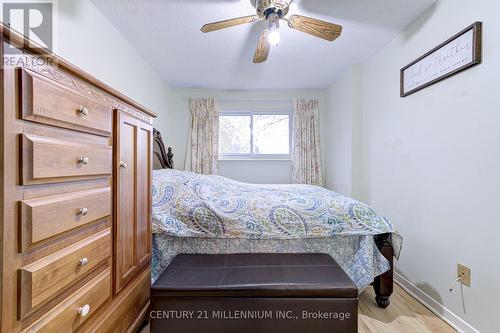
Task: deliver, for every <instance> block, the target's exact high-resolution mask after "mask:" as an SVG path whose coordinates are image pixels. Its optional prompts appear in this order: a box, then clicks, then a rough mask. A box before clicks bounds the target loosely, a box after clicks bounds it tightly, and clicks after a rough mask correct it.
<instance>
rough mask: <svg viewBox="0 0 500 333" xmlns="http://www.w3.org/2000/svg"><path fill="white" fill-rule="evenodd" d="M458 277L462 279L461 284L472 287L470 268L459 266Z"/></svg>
mask: <svg viewBox="0 0 500 333" xmlns="http://www.w3.org/2000/svg"><path fill="white" fill-rule="evenodd" d="M457 277H462V279H461V280H460V282H461V283H462V284H463V285H465V286H467V287H470V268H469V267H466V266H464V265H460V264H457Z"/></svg>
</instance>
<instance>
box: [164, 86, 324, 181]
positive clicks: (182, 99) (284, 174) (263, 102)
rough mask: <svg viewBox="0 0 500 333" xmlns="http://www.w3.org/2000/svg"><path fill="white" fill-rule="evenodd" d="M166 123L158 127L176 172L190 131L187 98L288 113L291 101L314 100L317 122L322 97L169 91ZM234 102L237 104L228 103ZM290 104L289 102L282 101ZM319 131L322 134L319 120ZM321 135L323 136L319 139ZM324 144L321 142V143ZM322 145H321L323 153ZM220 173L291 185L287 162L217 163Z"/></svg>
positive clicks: (314, 94) (287, 93)
mask: <svg viewBox="0 0 500 333" xmlns="http://www.w3.org/2000/svg"><path fill="white" fill-rule="evenodd" d="M170 96H171V98H170V103H169V121H168V123H167V124H166V125H165V126H162V127H160V128H159V129H160V130H161V131H162V133H163V134H162V136H163V139H164V141H165V144H166V145H168V146H171V147H172V148H173V152H174V164H175V168H176V169H183V167H184V161H185V157H186V144H187V140H188V128H189V119H190V116H189V101H188V100H189V97H214V98H217V99H220V100H226V101H221V102H220V103H219V105H220V108H221V110H249V109H250V110H266V109H268V110H277V109H278V110H282V109H285V108H286V109H288V110H291V108H292V104H291V101H292V99H294V98H317V99H318V100H319V107H320V119H323V118H324V117H325V112H324V111H325V94H324V92H323V91H239V90H205V89H180V88H179V89H177V88H174V89H172V90H171V95H170ZM231 100H236V101H231ZM285 101H289V102H285ZM320 127H321V128H320V131H321V133H324V132H325V128H324V124H323V122H321V121H320ZM323 137H324V136H323V135H322V138H323ZM322 141H323V140H322ZM323 150H324V143H322V151H323ZM219 174H220V175H222V176H225V177H228V178H232V179H235V180H239V181H242V182H248V183H275V184H280V183H290V182H291V163H290V161H276V160H274V161H256V160H251V161H219Z"/></svg>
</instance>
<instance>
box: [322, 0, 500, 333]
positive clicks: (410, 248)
mask: <svg viewBox="0 0 500 333" xmlns="http://www.w3.org/2000/svg"><path fill="white" fill-rule="evenodd" d="M499 12H500V4H499V2H498V1H495V0H483V1H470V0H440V1H438V3H437V4H436V5H435V6H434V7H433V8H432V9H431V10H429V11H428V12H427V13H426V14H425V15H423V16H422V17H421V18H419V19H418V20H417V21H416V22H414V23H413V24H411V25H410V26H409V27H408V28H407V29H405V30H404V31H403V32H402V33H401V34H400V35H399V36H398V37H397V38H396V39H395V40H393V41H392V42H391V43H390V44H388V45H387V46H386V47H385V48H383V49H382V51H380V52H379V53H378V54H377V55H375V56H374V57H373V58H372V59H371V60H370V61H368V62H367V63H366V64H364V65H363V69H362V85H361V88H359V89H360V90H361V91H362V95H363V98H362V101H361V105H362V119H360V120H359V121H358V124H361V127H360V128H361V129H362V136H360V138H361V140H362V141H361V145H362V149H361V150H360V151H361V152H362V162H363V168H362V170H361V171H359V170H358V171H354V173H356V172H361V174H362V175H363V176H362V177H360V178H361V179H362V180H363V182H364V191H363V192H364V193H363V196H364V198H365V199H366V201H367V202H368V203H369V204H371V205H372V206H374V207H375V208H376V209H377V210H379V211H380V212H383V213H384V214H386V215H387V216H388V217H390V218H391V219H392V221H393V222H394V223H395V225H396V226H397V228H398V229H399V230H400V232H401V233H402V235H403V236H404V237H405V241H404V246H403V251H402V255H401V258H400V260H399V261H398V262H397V263H396V270H397V271H398V272H399V273H400V274H401V275H403V276H404V277H406V278H407V279H409V280H410V281H411V282H413V283H414V284H415V285H416V286H417V287H419V288H420V289H421V290H423V291H424V292H425V293H426V294H428V295H429V296H431V297H432V298H433V299H435V300H436V301H437V302H439V303H441V304H443V305H444V306H445V307H447V308H448V309H450V310H451V311H453V312H454V313H455V314H457V315H458V316H460V317H461V318H463V319H464V320H465V321H467V322H468V323H469V324H471V325H472V326H474V327H475V328H476V329H478V330H480V331H481V332H492V333H493V332H498V329H499V328H500V316H499V315H498V313H499V310H500V306H499V305H498V299H499V298H500V283H499V282H500V267H499V266H498V264H497V263H498V237H499V234H500V223H499V216H498V207H500V176H499V172H500V171H499V170H500V149H499V147H500V130H499V128H500V111H499V107H498V106H499V105H500V94H499V93H498V89H499V87H500V75H499V73H500V20H499V19H498V13H499ZM475 21H483V22H484V27H483V28H484V37H483V40H484V48H483V63H482V64H481V65H479V66H476V67H474V68H471V69H469V70H467V71H465V72H462V73H460V74H458V75H456V76H454V77H452V78H449V79H447V80H445V81H442V82H440V83H438V84H436V85H433V86H431V87H428V88H426V89H424V90H422V91H420V92H417V93H415V94H413V95H411V96H409V97H406V98H400V97H399V70H400V68H401V67H403V66H404V65H406V64H408V63H409V62H411V61H413V60H414V59H415V58H417V57H418V56H420V55H422V54H424V53H425V52H427V51H428V50H430V49H432V48H433V47H435V46H436V45H438V44H439V43H441V42H443V41H444V40H446V39H447V38H449V37H450V36H452V35H454V34H456V33H457V32H458V31H460V30H461V29H463V28H465V27H466V26H468V25H470V24H472V23H473V22H475ZM344 80H347V81H346V82H347V83H348V80H349V78H346V79H344ZM347 83H346V84H347ZM346 89H347V90H349V88H348V87H344V86H340V85H339V84H337V85H334V86H333V87H332V88H330V90H329V91H328V93H327V101H328V113H327V114H328V117H327V119H331V120H330V122H331V124H329V125H327V126H335V128H337V130H338V131H339V133H338V134H332V135H333V136H332V137H331V139H330V140H328V143H327V146H328V145H329V144H330V143H331V140H334V139H337V140H340V142H341V143H340V144H339V143H334V144H333V146H332V147H331V148H330V149H329V150H328V154H327V161H331V160H334V159H335V160H336V157H337V156H335V154H338V155H339V159H340V158H342V159H343V158H348V157H349V151H348V150H349V149H346V151H342V150H340V151H339V150H338V149H337V150H335V149H334V147H338V146H339V145H344V143H345V142H347V143H346V145H348V142H349V131H348V130H346V129H344V130H343V131H341V132H340V130H341V129H342V124H345V126H347V127H349V126H356V124H354V125H352V124H350V122H351V121H352V119H351V117H350V116H349V114H348V113H349V112H350V111H349V107H350V105H349V103H350V102H351V101H350V100H349V98H347V100H346V97H345V95H344V93H345V90H346ZM347 93H348V91H347ZM339 96H340V97H339ZM342 96H344V98H343V99H342ZM337 99H338V101H336V100H337ZM351 109H352V108H351ZM329 154H332V156H328V155H329ZM346 163H347V164H348V163H349V162H346ZM334 165H335V163H334ZM347 166H348V165H345V166H337V169H332V168H329V169H328V173H327V178H328V179H329V185H330V186H333V187H335V186H338V185H339V184H341V183H342V181H341V180H338V179H342V177H346V179H348V178H349V171H348V170H346V168H347ZM331 170H333V171H331ZM332 173H333V180H332V179H331V174H332ZM336 173H337V174H336ZM352 173H353V171H351V174H352ZM457 263H462V264H465V265H467V266H469V267H470V268H471V270H472V282H471V283H472V285H471V287H470V288H468V287H463V290H462V291H461V289H460V288H457V289H456V290H455V292H453V293H451V294H450V293H449V292H448V287H449V285H450V283H451V281H453V279H454V278H455V277H456V265H457Z"/></svg>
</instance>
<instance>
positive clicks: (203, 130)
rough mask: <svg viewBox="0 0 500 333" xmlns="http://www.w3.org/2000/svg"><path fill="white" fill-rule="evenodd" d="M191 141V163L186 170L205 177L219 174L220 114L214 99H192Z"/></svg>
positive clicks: (189, 143) (190, 102) (189, 148)
mask: <svg viewBox="0 0 500 333" xmlns="http://www.w3.org/2000/svg"><path fill="white" fill-rule="evenodd" d="M189 108H190V110H191V128H190V140H189V142H188V155H189V156H190V159H191V163H190V165H189V164H188V163H186V164H188V165H186V166H185V167H186V169H189V170H191V171H193V172H196V173H200V174H204V175H210V174H212V175H215V174H217V159H218V152H219V150H218V141H219V112H218V110H217V102H216V100H215V99H213V98H191V99H190V100H189Z"/></svg>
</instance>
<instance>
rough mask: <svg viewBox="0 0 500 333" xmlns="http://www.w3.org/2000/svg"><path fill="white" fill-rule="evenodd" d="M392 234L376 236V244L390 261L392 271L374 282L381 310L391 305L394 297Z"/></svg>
mask: <svg viewBox="0 0 500 333" xmlns="http://www.w3.org/2000/svg"><path fill="white" fill-rule="evenodd" d="M390 237H391V234H381V235H375V237H374V239H375V244H377V247H378V249H379V251H380V253H382V255H383V256H384V257H385V258H386V259H387V260H389V264H390V265H391V269H390V270H388V271H387V272H385V273H384V274H382V275H379V276H377V277H376V278H375V281H373V289H375V300H376V301H377V304H378V306H379V307H381V308H386V307H388V306H389V304H390V303H391V302H390V300H389V298H390V297H391V295H392V290H393V271H394V266H393V256H394V250H393V248H392V245H391V242H390Z"/></svg>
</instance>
